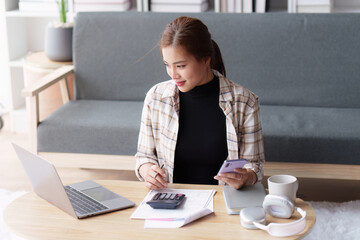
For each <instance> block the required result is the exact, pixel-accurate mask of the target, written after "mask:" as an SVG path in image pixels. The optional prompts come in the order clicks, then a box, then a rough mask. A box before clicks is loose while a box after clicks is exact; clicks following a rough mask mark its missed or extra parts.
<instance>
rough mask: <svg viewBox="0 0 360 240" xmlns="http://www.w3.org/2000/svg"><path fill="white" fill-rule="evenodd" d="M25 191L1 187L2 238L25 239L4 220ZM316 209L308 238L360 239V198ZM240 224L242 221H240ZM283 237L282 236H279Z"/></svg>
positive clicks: (325, 239)
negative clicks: (12, 231) (13, 202)
mask: <svg viewBox="0 0 360 240" xmlns="http://www.w3.org/2000/svg"><path fill="white" fill-rule="evenodd" d="M24 193H25V192H9V191H7V190H4V189H0V213H1V218H0V239H1V240H23V239H22V238H20V237H17V236H15V235H14V234H12V233H10V232H9V231H8V229H7V228H6V226H5V223H4V220H3V216H2V215H3V214H2V213H3V211H4V209H5V207H6V206H7V205H8V204H9V203H10V202H11V201H13V200H14V199H16V198H18V197H19V196H21V195H23V194H24ZM308 203H309V204H310V205H311V206H312V207H313V208H314V210H315V214H316V223H315V226H314V227H313V229H312V231H311V232H310V234H309V235H308V236H306V237H305V239H306V240H319V239H321V240H337V239H339V240H359V239H360V200H357V201H351V202H345V203H333V202H308ZM239 224H240V223H239ZM279 239H281V238H279Z"/></svg>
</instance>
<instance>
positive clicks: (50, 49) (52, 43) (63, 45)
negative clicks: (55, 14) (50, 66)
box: [45, 0, 73, 62]
mask: <svg viewBox="0 0 360 240" xmlns="http://www.w3.org/2000/svg"><path fill="white" fill-rule="evenodd" d="M56 2H57V4H58V8H59V15H60V21H54V22H50V23H49V24H48V25H47V26H46V31H45V54H46V56H47V57H48V58H49V59H51V60H53V61H60V62H69V61H72V32H73V23H70V22H67V19H66V11H67V0H56Z"/></svg>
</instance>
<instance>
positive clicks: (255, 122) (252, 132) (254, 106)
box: [239, 96, 265, 181]
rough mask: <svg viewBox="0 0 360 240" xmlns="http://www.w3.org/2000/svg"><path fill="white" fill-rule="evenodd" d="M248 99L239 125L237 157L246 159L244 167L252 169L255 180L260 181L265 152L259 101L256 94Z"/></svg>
mask: <svg viewBox="0 0 360 240" xmlns="http://www.w3.org/2000/svg"><path fill="white" fill-rule="evenodd" d="M251 99H253V100H252V102H253V103H251V102H250V101H251ZM250 101H249V103H248V104H247V105H246V111H245V113H244V121H243V124H242V126H240V127H239V131H240V133H239V134H240V136H241V137H240V142H239V153H240V156H239V157H240V158H242V159H247V160H248V163H247V164H245V166H244V167H245V168H248V169H251V170H253V171H254V172H255V173H256V176H257V181H261V180H262V178H263V174H264V171H263V166H264V163H265V154H264V143H263V135H262V127H261V121H260V103H259V100H258V98H257V97H256V96H253V98H250Z"/></svg>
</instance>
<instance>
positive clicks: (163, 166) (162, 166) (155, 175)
mask: <svg viewBox="0 0 360 240" xmlns="http://www.w3.org/2000/svg"><path fill="white" fill-rule="evenodd" d="M163 167H164V164H163V165H161V167H160V168H161V169H163ZM158 175H159V173H158V172H157V173H156V174H155V177H154V178H155V179H156V177H157V176H158Z"/></svg>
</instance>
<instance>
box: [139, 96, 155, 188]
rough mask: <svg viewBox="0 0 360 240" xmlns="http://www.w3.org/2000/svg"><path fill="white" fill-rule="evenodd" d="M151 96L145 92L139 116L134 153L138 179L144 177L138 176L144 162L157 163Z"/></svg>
mask: <svg viewBox="0 0 360 240" xmlns="http://www.w3.org/2000/svg"><path fill="white" fill-rule="evenodd" d="M151 102H152V100H151V96H150V94H147V96H146V98H145V101H144V107H143V111H142V116H141V124H140V133H139V139H138V147H137V153H136V154H135V160H136V167H135V174H136V176H137V177H138V178H139V180H140V181H144V179H143V178H142V177H141V176H140V173H139V168H140V167H141V165H143V164H145V163H153V164H156V165H159V164H158V159H157V155H156V148H155V140H154V135H153V131H152V126H153V123H152V118H151V110H152V109H151Z"/></svg>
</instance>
